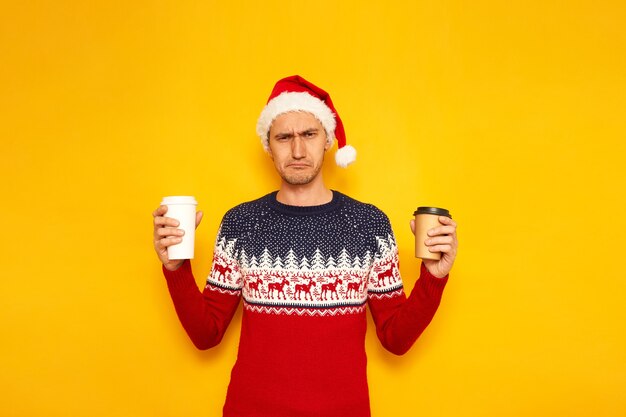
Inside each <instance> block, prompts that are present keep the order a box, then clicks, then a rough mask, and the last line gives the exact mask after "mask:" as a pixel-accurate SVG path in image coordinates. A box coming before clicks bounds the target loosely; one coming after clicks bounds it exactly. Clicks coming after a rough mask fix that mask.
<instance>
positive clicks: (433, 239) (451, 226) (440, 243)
mask: <svg viewBox="0 0 626 417" xmlns="http://www.w3.org/2000/svg"><path fill="white" fill-rule="evenodd" d="M439 223H441V226H438V227H434V228H432V229H430V230H428V239H426V241H425V242H424V244H425V245H426V246H427V247H428V250H430V251H431V252H440V253H441V259H440V260H438V261H437V260H432V259H422V262H423V263H424V266H426V269H428V272H430V273H431V274H432V275H434V276H436V277H437V278H443V277H445V276H446V275H448V274H449V273H450V270H451V269H452V265H453V264H454V259H455V258H456V250H457V247H458V246H459V243H458V241H457V238H456V223H455V222H454V220H452V219H451V218H449V217H446V216H439ZM411 230H412V231H413V234H415V220H411Z"/></svg>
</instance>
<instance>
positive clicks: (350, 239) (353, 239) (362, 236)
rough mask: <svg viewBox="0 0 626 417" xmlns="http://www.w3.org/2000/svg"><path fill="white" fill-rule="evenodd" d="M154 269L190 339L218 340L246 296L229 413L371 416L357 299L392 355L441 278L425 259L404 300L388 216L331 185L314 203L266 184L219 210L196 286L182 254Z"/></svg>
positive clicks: (408, 341)
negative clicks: (283, 196) (260, 192)
mask: <svg viewBox="0 0 626 417" xmlns="http://www.w3.org/2000/svg"><path fill="white" fill-rule="evenodd" d="M163 272H164V274H165V277H166V279H167V283H168V288H169V291H170V294H171V297H172V300H173V302H174V306H175V308H176V312H177V314H178V317H179V319H180V321H181V323H182V325H183V327H184V328H185V330H186V331H187V334H188V335H189V337H190V338H191V340H192V341H193V343H194V344H195V345H196V346H197V347H198V348H199V349H208V348H210V347H212V346H215V345H217V344H218V343H219V342H220V340H221V339H222V336H223V335H224V332H225V331H226V328H227V327H228V324H229V323H230V321H231V319H232V317H233V314H234V313H235V310H236V309H237V306H238V304H239V302H240V300H241V299H242V298H243V319H242V326H241V336H240V341H239V351H238V356H237V361H236V363H235V365H234V367H233V370H232V374H231V381H230V385H229V388H228V394H227V397H226V403H225V405H224V416H226V417H235V416H236V417H252V416H254V417H257V416H259V417H266V416H268V417H269V416H271V417H283V416H284V417H296V416H297V417H300V416H302V417H308V416H311V417H312V416H324V417H334V416H337V417H345V416H352V417H361V416H369V415H370V407H369V394H368V387H367V378H366V354H365V331H366V327H367V320H366V315H365V309H366V307H369V309H370V311H371V314H372V317H373V319H374V323H375V325H376V334H377V335H378V338H379V339H380V341H381V343H382V344H383V346H384V347H385V348H386V349H388V350H389V351H391V352H393V353H395V354H399V355H400V354H403V353H404V352H406V351H407V350H408V349H409V348H410V347H411V345H413V343H414V342H415V340H416V339H417V338H418V337H419V335H420V334H421V333H422V331H423V330H424V329H425V328H426V326H427V325H428V324H429V323H430V321H431V319H432V318H433V315H434V314H435V311H436V310H437V307H438V306H439V302H440V300H441V295H442V292H443V289H444V287H445V285H446V282H447V277H445V278H436V277H434V276H432V275H431V274H430V273H429V272H428V270H427V269H426V268H425V267H424V266H423V265H422V267H421V274H420V278H419V279H418V280H417V282H416V284H415V286H414V288H413V291H411V294H410V295H409V297H408V298H407V297H406V295H405V293H404V290H403V285H402V280H401V278H400V273H399V269H398V249H397V246H396V241H395V239H394V236H393V232H392V230H391V226H390V223H389V220H388V218H387V216H386V215H385V214H384V213H383V212H382V211H380V210H379V209H377V208H376V207H374V206H372V205H369V204H364V203H360V202H358V201H356V200H354V199H352V198H350V197H348V196H346V195H344V194H341V193H339V192H337V191H333V198H332V201H331V202H330V203H327V204H323V205H318V206H309V207H296V206H288V205H285V204H282V203H280V202H278V201H277V200H276V192H273V193H271V194H268V195H266V196H264V197H262V198H260V199H258V200H255V201H251V202H248V203H244V204H241V205H239V206H237V207H234V208H233V209H231V210H230V211H228V212H227V213H226V215H225V216H224V218H223V220H222V223H221V226H220V230H219V232H218V236H217V240H216V244H215V250H214V257H213V266H212V269H211V273H210V275H209V277H208V279H207V282H206V286H205V288H204V290H203V291H202V292H201V291H200V290H199V289H198V287H197V286H196V284H195V280H194V277H193V274H192V271H191V266H190V263H189V261H185V263H184V264H183V265H182V266H181V267H180V268H179V269H178V270H176V271H173V272H172V271H168V270H166V269H165V268H164V269H163Z"/></svg>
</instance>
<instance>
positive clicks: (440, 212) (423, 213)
mask: <svg viewBox="0 0 626 417" xmlns="http://www.w3.org/2000/svg"><path fill="white" fill-rule="evenodd" d="M413 215H414V216H415V257H416V258H421V259H433V260H439V259H441V252H431V251H429V250H428V247H427V246H426V245H425V244H424V241H425V240H426V239H428V238H429V236H428V231H429V230H430V229H432V228H433V227H437V226H441V223H439V216H446V217H450V218H452V216H451V215H450V212H449V211H448V210H446V209H442V208H439V207H418V208H417V210H415V212H413Z"/></svg>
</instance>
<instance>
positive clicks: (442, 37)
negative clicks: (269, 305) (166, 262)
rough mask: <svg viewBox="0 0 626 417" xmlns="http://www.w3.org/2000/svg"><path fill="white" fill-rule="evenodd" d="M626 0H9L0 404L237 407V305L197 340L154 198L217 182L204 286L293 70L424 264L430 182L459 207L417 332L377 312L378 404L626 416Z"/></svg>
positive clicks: (261, 168) (422, 409) (170, 412)
mask: <svg viewBox="0 0 626 417" xmlns="http://www.w3.org/2000/svg"><path fill="white" fill-rule="evenodd" d="M227 3H231V4H229V5H227ZM625 7H626V6H624V2H623V1H617V0H616V1H591V0H588V1H569V2H562V1H550V0H548V1H545V0H541V1H539V0H533V1H514V2H502V1H491V2H489V1H472V2H464V1H415V2H413V1H406V2H399V3H396V2H380V3H374V2H371V3H368V2H358V1H346V2H337V1H316V2H306V1H299V2H277V1H264V2H252V1H250V2H245V1H240V2H198V1H195V2H173V1H172V2H165V1H159V2H156V1H130V2H126V1H106V2H104V1H102V2H82V1H74V2H72V1H61V0H56V1H52V0H50V1H34V2H6V1H3V2H2V11H1V12H0V139H1V149H0V152H1V158H0V162H1V164H0V175H1V177H2V192H1V194H0V195H1V197H0V198H2V201H1V204H0V210H1V214H2V235H3V237H2V240H1V242H2V243H1V245H2V247H1V248H0V249H1V252H0V253H1V254H2V260H3V265H2V268H1V269H0V270H1V271H2V272H1V274H2V278H1V279H0V306H1V307H0V309H1V310H0V313H1V315H0V328H1V329H2V335H3V336H2V343H0V369H1V371H0V397H1V401H0V414H1V415H2V416H34V415H42V416H43V415H45V416H90V417H94V416H107V417H110V416H218V415H221V407H222V404H223V401H224V396H225V392H226V387H227V384H228V380H229V373H230V368H231V366H232V364H233V362H234V359H235V355H236V347H237V343H238V332H239V324H238V319H239V318H240V313H238V314H237V316H236V318H235V320H234V322H233V324H232V325H231V328H230V329H229V331H228V333H227V335H226V337H225V339H224V341H223V343H222V344H221V345H220V346H218V347H217V348H215V349H213V350H210V351H207V352H199V351H196V350H195V348H194V347H193V346H192V344H191V342H190V341H189V340H188V339H187V337H186V335H185V333H184V331H183V329H182V327H181V326H180V325H179V323H178V321H177V318H176V315H175V312H174V309H173V307H172V305H171V301H170V300H169V296H168V293H167V289H166V286H165V282H164V280H163V278H162V275H161V272H160V266H159V263H158V261H157V258H156V256H155V254H154V252H153V248H152V237H151V234H152V224H151V222H152V217H151V212H152V210H153V209H154V208H156V207H157V205H158V203H159V202H160V199H161V197H162V196H164V195H171V194H193V195H195V196H196V198H197V199H198V200H199V202H200V209H202V210H204V212H205V219H204V220H203V222H202V224H201V225H200V228H199V232H198V233H199V236H198V241H197V246H196V250H197V254H198V256H197V258H196V259H195V260H194V262H193V264H194V270H195V272H196V278H197V281H198V285H202V284H203V282H204V280H205V277H206V274H207V273H208V271H209V268H210V260H211V252H212V245H213V239H214V236H215V232H216V230H217V227H218V224H219V221H220V219H221V216H222V215H223V213H224V212H225V211H226V210H227V209H228V208H230V207H232V206H234V205H236V204H238V203H240V202H242V201H246V200H250V199H253V198H256V197H258V196H260V195H262V194H264V193H266V192H268V191H270V190H272V189H275V188H276V187H277V185H278V182H277V181H276V175H275V173H274V171H273V168H272V166H271V164H270V163H269V161H268V158H267V157H266V155H265V154H264V153H263V151H262V148H261V146H260V144H259V141H258V139H257V138H256V137H255V134H254V126H255V123H256V118H257V116H258V114H259V112H260V110H261V108H262V106H263V104H264V103H265V101H266V99H267V97H268V95H269V92H270V90H271V88H272V86H273V83H274V82H275V81H276V80H277V79H279V78H281V77H283V76H287V75H293V74H300V75H302V76H304V77H305V78H308V79H310V80H311V81H313V82H314V83H317V84H318V85H320V86H321V87H323V88H324V89H326V90H328V91H330V92H331V96H332V97H333V100H334V102H335V104H336V105H337V108H338V109H339V112H340V114H341V116H342V118H343V120H344V123H345V126H346V131H347V135H348V142H349V143H351V144H352V145H354V146H355V147H356V148H357V150H358V152H359V156H358V160H357V162H356V164H355V165H352V166H351V167H350V168H349V169H347V170H342V169H340V168H337V167H335V166H333V164H332V162H330V161H327V162H329V163H327V166H326V168H325V171H324V172H325V176H326V179H327V182H328V184H329V186H331V187H332V188H335V189H339V190H342V191H344V192H346V193H347V194H349V195H351V196H353V197H355V198H357V199H360V200H362V201H366V202H371V203H374V204H376V205H378V206H379V207H380V208H381V209H383V210H384V211H385V212H386V213H387V214H388V215H389V217H390V219H391V221H392V225H393V226H394V229H395V232H396V235H397V238H398V241H399V244H400V251H401V259H402V273H403V277H404V280H405V285H406V286H407V288H408V289H411V288H412V287H413V282H414V281H415V279H416V274H417V272H418V267H419V262H418V261H417V260H416V259H414V258H413V257H412V256H411V251H412V242H413V240H412V235H411V232H410V229H409V227H408V221H409V219H410V218H411V213H412V212H413V210H414V209H415V207H416V206H417V205H438V206H443V207H447V208H449V209H450V210H451V212H452V214H453V216H454V218H455V219H456V220H457V221H458V223H459V229H458V233H459V240H460V248H459V256H458V258H457V262H456V265H455V268H454V270H453V273H452V278H451V281H450V282H449V286H448V288H447V289H446V292H445V294H444V300H443V303H442V305H441V308H440V311H439V313H438V315H437V316H436V318H435V320H434V321H433V323H432V325H431V326H430V327H429V328H428V329H427V331H426V332H425V333H424V335H423V337H422V338H421V339H420V340H419V341H418V343H417V344H416V345H415V346H414V348H413V349H412V350H411V351H410V352H409V353H408V354H407V355H405V356H404V357H394V356H392V355H391V354H389V353H387V352H385V351H384V350H383V348H382V347H380V344H379V343H378V341H377V340H376V338H375V335H374V332H373V331H372V328H371V322H370V331H369V332H368V338H367V351H368V356H369V376H370V390H371V402H372V409H373V415H374V416H416V415H419V416H503V415H504V416H518V415H519V416H527V415H545V416H554V415H559V416H590V415H593V416H618V415H623V413H624V410H626V399H625V394H624V387H625V386H626V358H625V352H626V334H625V331H624V321H625V320H626V312H625V309H624V300H625V297H624V295H625V289H626V283H625V280H624V276H625V273H624V265H623V263H622V262H623V256H624V249H626V247H625V245H624V231H625V227H624V226H625V224H624V213H625V208H626V207H625V204H624V199H623V194H624V191H623V188H624V187H623V180H624V178H625V177H626V175H625V174H626V170H625V167H624V165H625V164H626V161H625V158H624V155H625V154H626V152H625V151H626V149H625V148H626V147H625V145H624V139H625V136H626V122H625V120H626V117H625V116H626V111H625V110H626V47H625V45H626V29H625V26H624V22H626V10H625ZM331 152H332V153H334V150H333V151H331ZM329 156H330V155H329Z"/></svg>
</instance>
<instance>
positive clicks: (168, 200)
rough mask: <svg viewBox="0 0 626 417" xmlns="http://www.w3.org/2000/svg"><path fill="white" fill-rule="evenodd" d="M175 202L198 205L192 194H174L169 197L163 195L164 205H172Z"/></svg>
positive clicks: (162, 203) (162, 202)
mask: <svg viewBox="0 0 626 417" xmlns="http://www.w3.org/2000/svg"><path fill="white" fill-rule="evenodd" d="M174 204H193V205H194V206H195V205H198V202H197V201H196V199H195V198H194V196H192V195H172V196H169V197H163V201H161V205H162V206H171V205H174Z"/></svg>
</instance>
